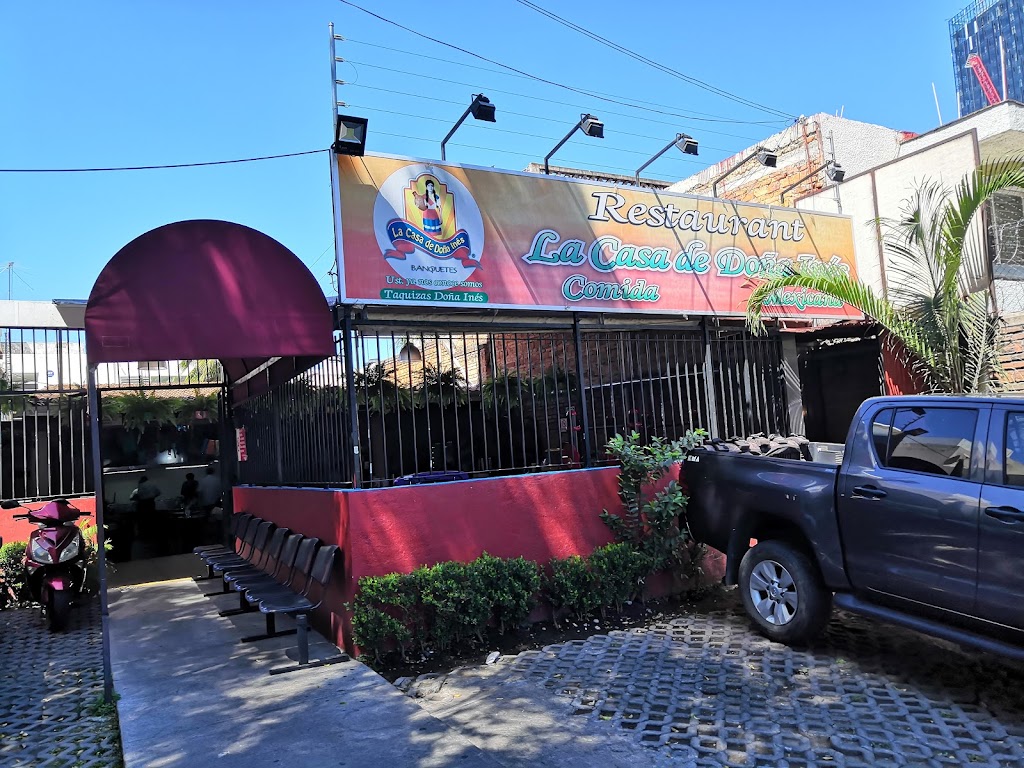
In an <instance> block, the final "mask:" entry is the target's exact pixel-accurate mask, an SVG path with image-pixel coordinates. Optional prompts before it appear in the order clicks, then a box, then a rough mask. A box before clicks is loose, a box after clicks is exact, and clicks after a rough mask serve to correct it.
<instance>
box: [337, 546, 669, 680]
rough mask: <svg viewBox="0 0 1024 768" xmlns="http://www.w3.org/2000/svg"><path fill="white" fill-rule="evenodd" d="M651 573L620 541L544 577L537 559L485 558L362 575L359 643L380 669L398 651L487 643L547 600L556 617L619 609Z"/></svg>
mask: <svg viewBox="0 0 1024 768" xmlns="http://www.w3.org/2000/svg"><path fill="white" fill-rule="evenodd" d="M650 570H651V562H650V558H648V557H647V556H646V555H644V554H643V553H641V552H639V551H637V550H636V549H635V548H634V547H632V546H630V545H629V544H625V543H617V544H609V545H608V546H605V547H601V548H600V549H598V550H596V551H595V552H594V553H593V554H592V555H590V557H580V556H578V555H577V556H573V557H569V558H565V559H554V560H552V561H551V562H550V563H549V565H548V568H547V569H546V573H543V574H542V569H541V567H540V566H539V565H538V564H537V563H535V562H533V561H531V560H526V559H525V558H522V557H516V558H511V559H502V558H498V557H493V556H491V555H488V554H487V553H484V554H483V555H481V556H480V557H479V558H477V559H476V560H474V561H473V562H471V563H458V562H452V561H449V562H444V563H438V564H437V565H434V566H431V567H422V568H419V569H417V570H415V571H413V572H412V573H408V574H398V573H392V574H388V575H387V576H364V577H363V578H361V579H360V580H359V591H358V593H357V594H356V598H355V602H354V604H353V606H352V611H353V616H352V625H353V635H354V640H355V642H356V644H357V645H359V646H360V647H361V648H362V649H363V650H364V652H369V653H372V654H373V657H374V660H375V661H376V662H377V663H379V662H381V661H382V660H383V658H384V657H385V655H386V654H387V653H388V652H389V651H391V650H393V649H394V650H397V651H398V652H399V653H400V654H401V656H402V658H403V659H407V658H408V652H409V651H410V650H411V649H414V650H418V651H419V653H421V654H424V653H427V652H429V651H448V650H450V649H451V648H452V647H454V646H457V645H459V644H462V643H465V642H467V641H471V640H473V639H476V640H478V641H480V642H481V643H482V642H483V641H484V633H485V632H486V631H487V629H488V627H492V626H493V627H494V628H496V629H497V631H498V632H499V633H502V634H504V633H505V632H506V631H509V630H514V629H516V628H517V627H518V626H519V625H520V624H521V623H522V622H524V621H525V620H526V618H527V617H528V616H529V615H530V612H531V611H532V610H533V609H534V607H535V606H536V605H537V604H538V602H539V600H541V599H544V600H546V601H547V602H548V603H549V604H550V605H551V606H552V608H553V609H554V613H555V616H556V617H557V615H558V613H559V612H567V613H569V614H571V615H573V616H575V617H577V618H580V619H582V618H584V617H586V616H588V615H589V614H591V613H593V612H594V611H595V610H597V609H598V608H600V609H601V610H602V612H604V610H605V609H606V608H607V607H614V608H615V609H616V610H618V611H621V610H622V607H623V605H624V603H626V602H628V601H630V600H632V599H634V598H635V597H637V596H638V595H639V594H640V592H641V590H642V589H643V584H644V579H645V578H646V577H647V575H648V574H649V573H650Z"/></svg>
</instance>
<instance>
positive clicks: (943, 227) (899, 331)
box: [747, 158, 1024, 394]
mask: <svg viewBox="0 0 1024 768" xmlns="http://www.w3.org/2000/svg"><path fill="white" fill-rule="evenodd" d="M1010 187H1024V158H1009V159H1005V160H1000V161H990V162H986V163H983V164H982V165H980V166H979V167H978V168H976V169H975V170H974V172H973V173H971V174H970V175H968V176H967V177H965V178H964V179H963V180H962V181H961V182H960V183H959V184H958V185H957V186H956V189H955V190H954V191H953V192H952V193H951V192H949V191H948V190H946V189H944V188H943V187H941V186H940V185H938V184H936V183H934V182H928V183H924V184H922V185H921V186H920V187H919V188H918V189H917V190H916V192H915V193H914V195H913V196H912V197H911V199H910V200H908V201H907V203H906V205H905V208H904V210H903V212H902V215H901V217H900V218H899V219H896V220H886V221H879V224H880V225H882V226H883V227H884V234H883V243H884V245H885V249H886V251H887V252H888V253H889V254H890V256H891V259H890V261H889V264H890V265H891V266H889V267H888V269H889V272H890V274H891V275H892V279H890V281H889V284H890V286H891V288H890V296H889V298H882V297H879V296H876V295H875V294H874V293H873V292H872V290H871V289H870V288H869V287H868V286H866V285H864V284H862V283H859V282H857V281H856V280H854V279H851V278H850V277H849V276H848V275H846V274H845V273H842V272H840V271H838V270H834V269H820V268H819V269H818V270H816V271H815V272H814V273H813V274H811V273H801V272H798V271H797V272H790V273H788V274H784V275H778V276H775V277H772V278H769V279H768V280H766V281H765V282H763V283H761V284H760V285H759V286H757V288H755V289H754V291H753V293H752V294H751V296H750V299H749V301H748V304H747V325H748V326H749V327H750V329H751V330H752V331H753V332H754V333H763V332H764V320H763V315H764V314H765V313H766V311H770V309H771V308H772V307H774V306H778V299H777V293H778V292H779V291H781V290H783V289H785V288H794V287H795V288H803V289H807V290H811V291H818V292H820V293H824V294H827V295H829V296H832V297H834V298H836V299H840V300H842V301H844V302H845V303H847V304H849V305H850V306H852V307H855V308H857V309H859V310H860V311H862V312H863V313H864V314H865V315H866V316H868V317H869V318H871V319H872V320H874V321H875V322H876V323H878V325H879V326H881V327H882V328H883V329H884V331H885V332H886V335H887V341H888V343H889V344H890V348H892V349H894V350H896V351H901V352H905V359H906V360H907V362H908V363H909V365H910V368H911V370H912V371H913V372H914V373H915V374H916V375H917V376H918V378H919V380H920V381H921V382H922V383H923V385H924V387H925V389H927V390H929V391H932V392H949V393H956V394H965V393H986V392H990V391H992V390H993V389H994V388H995V387H996V386H997V384H998V380H999V377H1000V374H1001V368H1000V365H999V350H1000V338H999V336H1000V334H999V323H1000V321H999V318H998V317H997V316H996V315H995V314H994V313H993V312H992V308H991V296H990V289H989V287H988V286H986V287H984V288H982V289H980V290H977V289H975V288H974V286H972V285H971V282H970V280H969V276H968V274H967V270H966V269H965V265H968V264H971V263H983V261H982V260H983V259H985V258H987V254H986V251H985V248H986V237H985V233H984V231H983V230H982V229H981V227H980V226H976V225H978V224H979V223H980V221H981V218H982V214H983V211H984V209H985V206H986V204H987V203H988V201H989V200H990V199H991V198H992V196H993V195H994V194H996V193H997V192H1000V191H1002V190H1005V189H1008V188H1010Z"/></svg>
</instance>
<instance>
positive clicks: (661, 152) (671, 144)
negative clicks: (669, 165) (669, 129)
mask: <svg viewBox="0 0 1024 768" xmlns="http://www.w3.org/2000/svg"><path fill="white" fill-rule="evenodd" d="M682 138H683V134H681V133H677V134H676V137H675V138H674V139H672V141H670V142H669V143H668V144H666V145H665V148H664V149H660V150H658V153H657V154H656V155H655V156H654V157H652V158H651V159H650V160H648V161H647V162H646V163H644V164H643V165H641V166H640V167H639V168H637V169H636V174H635V175H634V177H633V178H634V180H635V181H636V185H637V186H638V187H639V186H640V174H641V173H642V172H643V170H644V168H646V167H647V166H649V165H650V164H651V163H653V162H654V161H655V160H657V159H658V158H659V157H661V156H662V155H664V154H665V153H666V152H668V151H669V150H670V149H672V147H674V146H675V145H676V142H677V141H679V140H680V139H682Z"/></svg>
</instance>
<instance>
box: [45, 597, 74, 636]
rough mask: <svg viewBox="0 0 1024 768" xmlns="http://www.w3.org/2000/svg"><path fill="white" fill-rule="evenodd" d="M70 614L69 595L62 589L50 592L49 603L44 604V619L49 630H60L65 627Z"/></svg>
mask: <svg viewBox="0 0 1024 768" xmlns="http://www.w3.org/2000/svg"><path fill="white" fill-rule="evenodd" d="M70 614H71V595H70V594H68V593H67V592H64V591H63V590H61V591H54V592H51V593H50V600H49V604H48V605H47V606H46V619H47V621H48V622H49V625H50V631H51V632H60V631H62V630H63V629H64V628H65V627H67V625H68V617H69V616H70Z"/></svg>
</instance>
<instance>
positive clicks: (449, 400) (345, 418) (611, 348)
mask: <svg viewBox="0 0 1024 768" xmlns="http://www.w3.org/2000/svg"><path fill="white" fill-rule="evenodd" d="M346 347H348V349H349V350H350V354H351V368H352V373H351V383H349V377H347V376H346V373H345V371H346V360H345V353H346ZM350 387H351V389H350ZM234 424H235V426H236V427H241V428H244V430H245V440H246V448H247V460H246V461H244V462H240V464H239V471H238V475H239V480H240V481H241V482H243V483H253V484H267V485H308V486H332V487H346V486H349V487H351V486H352V485H359V486H361V487H374V486H386V485H391V484H393V483H394V482H395V481H396V480H397V479H398V478H402V477H406V476H410V475H417V474H422V473H432V472H453V473H464V474H465V475H466V476H470V477H474V476H494V475H499V474H513V473H523V472H538V471H545V470H550V469H566V468H571V467H580V466H595V465H600V464H603V463H607V462H608V461H609V457H608V456H607V453H606V449H605V446H606V444H607V442H608V440H609V439H610V438H611V437H613V436H614V435H616V434H620V433H628V432H633V431H635V432H638V433H639V434H640V435H641V437H642V438H643V439H645V440H649V439H651V438H653V437H666V438H670V439H671V438H676V437H680V436H681V435H683V434H684V433H685V432H686V430H687V429H695V428H705V429H707V430H708V431H710V432H711V433H712V434H713V435H721V436H726V437H732V436H738V435H748V434H751V433H755V432H786V431H788V427H789V425H788V410H787V404H786V395H785V384H784V378H783V361H782V346H781V341H780V339H779V338H778V337H768V338H754V337H751V336H750V335H749V334H747V333H746V332H745V331H743V330H741V329H739V328H718V327H711V328H707V329H705V328H702V327H699V326H695V325H692V324H691V325H689V326H685V327H681V328H677V329H666V330H651V329H635V328H619V329H615V330H609V329H607V328H595V327H587V326H585V325H581V324H574V325H561V326H558V325H545V326H524V327H519V328H516V327H513V326H508V325H503V326H489V327H486V328H484V327H483V326H466V327H464V328H463V329H461V330H447V329H445V330H437V329H416V328H410V327H408V326H407V327H404V328H403V327H400V326H397V325H380V324H378V325H364V326H357V327H355V328H354V330H353V331H352V336H351V341H350V343H349V344H348V345H346V343H345V341H344V335H342V337H341V338H339V341H338V354H337V356H335V357H334V358H331V359H329V360H327V361H325V362H323V363H321V364H320V365H318V366H316V367H314V368H313V369H311V370H310V371H307V372H306V373H304V374H301V375H300V376H298V377H296V378H294V379H292V380H291V381H290V382H288V383H287V384H285V385H283V386H280V387H277V388H275V389H274V390H272V391H269V392H267V393H264V394H263V395H260V396H258V397H255V398H252V399H250V400H247V401H246V402H244V403H242V404H240V405H239V406H237V407H236V408H235V409H234Z"/></svg>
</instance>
